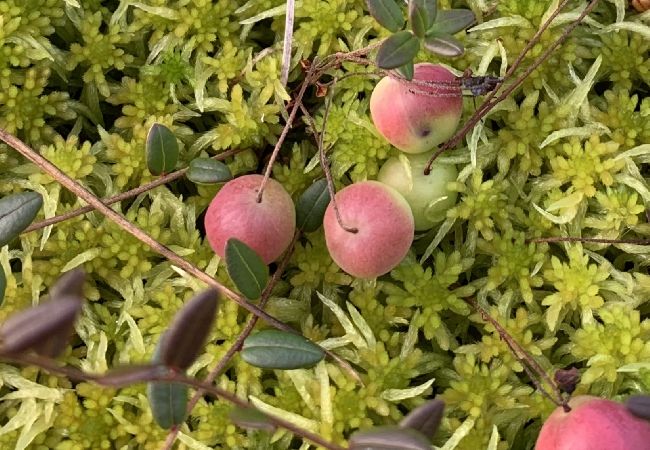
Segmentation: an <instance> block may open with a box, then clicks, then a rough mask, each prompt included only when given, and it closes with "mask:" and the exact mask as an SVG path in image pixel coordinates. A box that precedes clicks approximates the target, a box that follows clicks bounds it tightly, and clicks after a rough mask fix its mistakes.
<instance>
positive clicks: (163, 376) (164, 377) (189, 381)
mask: <svg viewBox="0 0 650 450" xmlns="http://www.w3.org/2000/svg"><path fill="white" fill-rule="evenodd" d="M2 359H5V360H9V361H11V362H13V363H17V364H22V365H30V366H36V367H39V368H41V369H43V370H45V371H47V372H49V373H53V374H57V375H63V376H65V377H66V378H68V379H71V380H78V381H87V382H94V383H97V384H99V385H102V386H109V387H113V388H120V387H124V386H129V385H131V384H134V381H133V380H128V381H117V382H116V381H114V380H110V378H108V379H104V377H103V376H102V375H93V374H89V373H86V372H83V371H81V370H79V369H77V368H74V367H70V366H60V365H59V363H58V362H57V361H56V360H54V359H51V358H46V357H41V356H37V355H31V354H23V355H11V356H5V355H2ZM137 381H138V382H142V383H147V382H163V383H179V384H184V385H186V386H189V387H192V388H194V389H197V390H202V391H204V392H206V393H208V394H210V395H211V396H212V397H214V398H216V399H223V400H226V401H228V402H230V403H232V404H234V405H237V406H239V407H242V408H255V407H254V406H253V405H251V404H250V403H248V402H247V401H245V400H242V399H240V398H239V397H237V396H236V395H234V394H232V393H231V392H229V391H227V390H225V389H222V388H220V387H218V386H214V385H212V384H210V383H206V382H204V381H201V380H197V379H195V378H192V377H189V376H187V375H185V374H183V373H181V372H177V371H172V370H160V371H156V372H151V373H148V374H147V376H146V377H145V378H143V379H139V380H137ZM257 411H259V412H260V413H262V414H264V415H265V416H266V418H267V419H268V420H269V422H271V423H273V424H274V425H275V426H278V427H281V428H284V429H286V430H288V431H290V432H291V433H293V434H295V435H296V436H300V437H302V438H303V439H306V440H308V441H311V442H313V443H314V444H316V445H319V446H321V447H323V448H326V449H328V450H345V449H344V448H343V447H340V446H339V445H337V444H334V443H333V442H329V441H327V440H325V439H323V438H322V437H321V436H319V435H317V434H315V433H312V432H311V431H309V430H305V429H303V428H301V427H299V426H297V425H295V424H293V423H291V422H289V421H287V420H284V419H282V418H279V417H276V416H271V415H269V414H267V413H265V412H264V411H260V410H257Z"/></svg>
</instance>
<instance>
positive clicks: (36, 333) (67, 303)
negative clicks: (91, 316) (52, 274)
mask: <svg viewBox="0 0 650 450" xmlns="http://www.w3.org/2000/svg"><path fill="white" fill-rule="evenodd" d="M79 311H81V299H80V298H79V297H72V296H71V297H64V298H61V299H57V300H56V301H49V302H45V303H41V304H40V305H38V306H34V307H32V308H29V309H26V310H24V311H20V312H18V313H15V314H13V315H12V316H10V317H9V318H8V319H7V320H6V321H5V322H4V323H3V324H2V325H0V352H2V353H7V354H14V353H20V352H24V351H26V350H30V349H34V350H37V351H39V349H42V350H44V354H48V351H47V349H48V348H49V345H50V339H51V336H53V335H56V336H59V335H61V334H62V333H64V332H65V331H66V330H70V331H71V330H72V327H73V324H74V321H75V319H76V318H77V315H78V314H79ZM68 337H69V336H68ZM66 341H67V339H66ZM48 356H56V355H50V354H48Z"/></svg>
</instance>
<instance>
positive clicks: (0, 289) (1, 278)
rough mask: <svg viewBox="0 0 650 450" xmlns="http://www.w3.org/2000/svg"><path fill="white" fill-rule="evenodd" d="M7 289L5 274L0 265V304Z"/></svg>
mask: <svg viewBox="0 0 650 450" xmlns="http://www.w3.org/2000/svg"><path fill="white" fill-rule="evenodd" d="M6 289H7V275H6V274H5V270H4V268H3V267H2V266H0V305H2V302H3V301H4V299H5V290H6Z"/></svg>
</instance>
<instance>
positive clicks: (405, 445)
mask: <svg viewBox="0 0 650 450" xmlns="http://www.w3.org/2000/svg"><path fill="white" fill-rule="evenodd" d="M348 444H349V447H348V448H349V449H350V450H431V442H430V441H429V440H428V439H427V437H426V436H425V435H423V434H422V433H420V432H419V431H415V430H413V429H411V428H399V427H396V426H382V427H374V428H370V429H369V430H364V431H357V432H356V433H354V434H353V435H352V436H351V437H350V441H349V443H348Z"/></svg>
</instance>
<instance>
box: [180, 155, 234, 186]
mask: <svg viewBox="0 0 650 450" xmlns="http://www.w3.org/2000/svg"><path fill="white" fill-rule="evenodd" d="M186 175H187V178H188V179H189V180H190V181H192V182H193V183H198V184H214V183H224V182H226V181H229V180H231V179H232V173H231V172H230V168H228V166H227V165H225V164H224V163H222V162H221V161H217V160H216V159H212V158H195V159H193V160H192V161H190V167H189V168H188V169H187V173H186Z"/></svg>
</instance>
